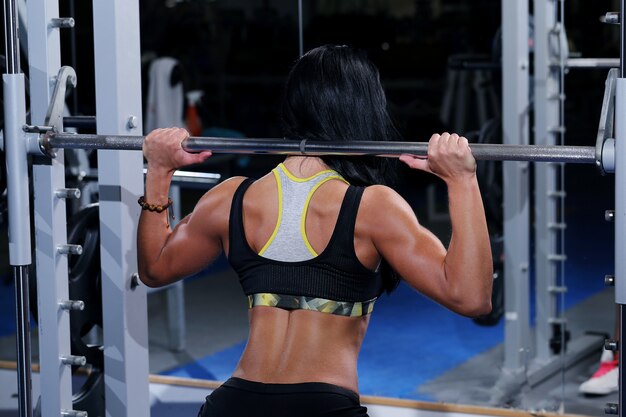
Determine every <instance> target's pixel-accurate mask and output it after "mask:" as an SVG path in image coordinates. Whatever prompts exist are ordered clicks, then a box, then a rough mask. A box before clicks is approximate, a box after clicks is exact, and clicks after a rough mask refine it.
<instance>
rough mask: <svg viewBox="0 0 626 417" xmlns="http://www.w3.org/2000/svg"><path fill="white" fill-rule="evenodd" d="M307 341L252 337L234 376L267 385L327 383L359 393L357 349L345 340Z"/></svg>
mask: <svg viewBox="0 0 626 417" xmlns="http://www.w3.org/2000/svg"><path fill="white" fill-rule="evenodd" d="M268 339H269V338H268ZM308 342H309V343H307V340H301V341H299V342H298V343H295V342H284V343H281V342H280V341H277V340H258V339H256V338H250V340H249V341H248V343H247V345H246V349H245V350H244V352H243V355H242V357H241V360H240V361H239V364H238V366H237V370H236V371H235V373H234V374H233V375H234V376H236V377H240V378H244V379H248V380H252V381H258V382H264V383H277V384H279V383H280V384H294V383H305V382H324V383H329V384H334V385H338V386H341V387H344V388H347V389H350V390H353V391H358V384H357V371H356V363H357V357H358V349H355V348H354V347H353V346H350V343H348V342H346V341H345V340H344V341H335V342H333V341H329V340H309V341H308Z"/></svg>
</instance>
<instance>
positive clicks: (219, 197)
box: [197, 176, 246, 210]
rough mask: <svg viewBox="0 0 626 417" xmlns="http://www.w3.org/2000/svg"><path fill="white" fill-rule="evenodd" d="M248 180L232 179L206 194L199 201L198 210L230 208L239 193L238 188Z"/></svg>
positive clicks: (244, 178) (243, 178) (242, 178)
mask: <svg viewBox="0 0 626 417" xmlns="http://www.w3.org/2000/svg"><path fill="white" fill-rule="evenodd" d="M245 180H246V177H239V176H237V177H230V178H228V179H226V180H224V181H222V182H220V183H219V184H217V185H216V186H214V187H213V188H211V189H210V190H209V191H207V192H206V193H204V195H203V196H202V198H200V201H198V205H197V209H200V210H216V209H218V208H219V207H230V203H231V201H232V199H233V197H234V195H235V192H236V191H237V188H239V186H240V185H241V183H242V182H244V181H245Z"/></svg>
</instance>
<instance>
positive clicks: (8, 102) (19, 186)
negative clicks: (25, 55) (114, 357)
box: [2, 0, 33, 417]
mask: <svg viewBox="0 0 626 417" xmlns="http://www.w3.org/2000/svg"><path fill="white" fill-rule="evenodd" d="M4 18H5V20H4V25H5V42H6V43H5V47H6V64H7V72H6V74H5V75H4V76H3V77H2V78H3V87H4V116H5V130H4V137H5V151H6V163H7V201H8V203H9V258H10V263H11V265H12V266H13V276H14V278H15V301H16V313H17V314H16V325H17V335H16V340H17V343H16V344H17V378H18V400H19V407H18V410H19V415H20V417H31V416H32V414H33V409H32V399H31V395H32V394H31V363H30V321H29V319H30V316H29V306H28V265H29V264H30V263H31V254H30V252H31V247H30V208H29V200H28V180H27V178H28V164H27V159H26V147H25V141H24V139H25V138H24V135H23V132H22V130H21V125H23V123H24V121H25V118H26V104H25V97H24V76H23V74H21V73H20V72H21V70H20V50H19V37H18V12H17V4H16V1H15V0H5V2H4Z"/></svg>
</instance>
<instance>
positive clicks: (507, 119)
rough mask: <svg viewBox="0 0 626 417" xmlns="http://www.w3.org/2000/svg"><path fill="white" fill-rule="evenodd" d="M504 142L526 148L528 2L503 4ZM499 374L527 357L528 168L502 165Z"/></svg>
mask: <svg viewBox="0 0 626 417" xmlns="http://www.w3.org/2000/svg"><path fill="white" fill-rule="evenodd" d="M502 22H504V23H505V24H503V25H502V98H503V99H502V115H503V116H502V129H503V132H502V133H503V143H505V144H518V145H519V144H522V145H526V144H528V132H529V130H528V106H529V103H528V65H529V63H528V2H527V1H526V0H521V1H520V0H514V1H512V0H502ZM502 174H503V177H504V178H503V184H504V187H503V188H504V253H505V262H504V268H505V270H504V276H505V279H506V283H505V286H504V288H505V325H504V339H505V349H504V371H505V372H510V373H517V372H519V371H520V370H521V369H523V367H524V366H525V364H526V361H527V359H528V356H529V355H530V354H531V353H530V344H529V340H530V337H529V336H530V323H529V304H530V303H529V272H528V268H529V265H528V264H529V226H530V225H529V216H528V210H529V209H528V196H529V194H528V163H527V162H503V163H502Z"/></svg>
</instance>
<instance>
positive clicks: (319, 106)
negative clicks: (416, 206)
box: [282, 45, 400, 292]
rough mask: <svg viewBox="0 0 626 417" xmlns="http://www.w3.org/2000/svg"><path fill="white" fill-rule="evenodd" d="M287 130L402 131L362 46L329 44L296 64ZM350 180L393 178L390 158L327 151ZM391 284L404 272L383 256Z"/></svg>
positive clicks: (291, 135)
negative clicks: (395, 122) (392, 114)
mask: <svg viewBox="0 0 626 417" xmlns="http://www.w3.org/2000/svg"><path fill="white" fill-rule="evenodd" d="M282 125H283V134H284V135H285V137H286V138H288V139H294V140H302V139H311V140H341V141H363V140H375V141H389V140H398V139H399V138H400V134H399V133H398V131H397V129H396V128H395V126H394V125H393V122H392V121H391V117H390V116H389V113H388V112H387V99H386V97H385V92H384V90H383V87H382V85H381V83H380V76H379V74H378V69H377V68H376V66H375V65H374V64H373V63H372V62H371V61H370V60H369V59H368V58H367V56H366V54H365V53H364V52H362V51H358V50H355V49H352V48H350V47H347V46H336V45H324V46H320V47H317V48H315V49H312V50H310V51H309V52H307V53H306V54H304V55H303V56H302V57H301V58H300V59H298V61H296V63H295V65H294V66H293V68H292V69H291V72H290V73H289V76H288V78H287V82H286V85H285V92H284V96H283V102H282ZM321 158H322V160H323V161H324V163H326V165H328V166H329V167H330V168H332V169H334V170H335V171H337V172H338V173H339V174H340V175H341V176H342V177H344V178H345V179H346V180H347V181H348V182H349V183H350V184H353V185H359V186H367V185H373V184H388V183H389V182H390V181H391V179H392V178H393V171H392V170H391V166H390V163H389V161H387V160H386V158H377V157H363V156H359V157H350V156H335V155H329V156H322V157H321ZM381 273H382V275H383V280H384V282H385V289H386V290H387V291H388V292H390V291H392V290H393V289H394V288H395V287H396V286H397V285H398V282H399V277H398V276H397V274H396V273H395V272H394V271H393V270H392V269H391V267H390V266H389V264H388V263H387V262H386V261H385V260H383V262H382V264H381Z"/></svg>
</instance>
